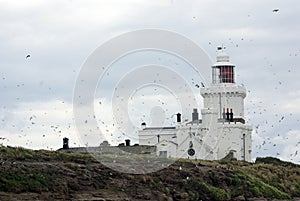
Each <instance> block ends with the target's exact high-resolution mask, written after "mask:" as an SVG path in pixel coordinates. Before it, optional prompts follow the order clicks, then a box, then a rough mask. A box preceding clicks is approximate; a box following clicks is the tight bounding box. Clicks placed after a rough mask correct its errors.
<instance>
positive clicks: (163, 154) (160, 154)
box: [159, 151, 168, 157]
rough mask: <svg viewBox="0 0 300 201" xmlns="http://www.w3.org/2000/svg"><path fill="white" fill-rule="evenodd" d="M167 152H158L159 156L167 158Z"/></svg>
mask: <svg viewBox="0 0 300 201" xmlns="http://www.w3.org/2000/svg"><path fill="white" fill-rule="evenodd" d="M167 154H168V152H167V151H159V156H162V157H167Z"/></svg>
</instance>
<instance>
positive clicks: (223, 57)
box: [217, 52, 229, 62]
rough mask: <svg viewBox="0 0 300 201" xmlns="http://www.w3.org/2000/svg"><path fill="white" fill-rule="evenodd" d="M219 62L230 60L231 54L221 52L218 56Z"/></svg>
mask: <svg viewBox="0 0 300 201" xmlns="http://www.w3.org/2000/svg"><path fill="white" fill-rule="evenodd" d="M217 62H229V56H228V55H227V54H226V53H225V52H220V53H219V54H218V56H217Z"/></svg>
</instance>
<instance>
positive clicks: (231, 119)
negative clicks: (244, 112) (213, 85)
mask: <svg viewBox="0 0 300 201" xmlns="http://www.w3.org/2000/svg"><path fill="white" fill-rule="evenodd" d="M229 121H231V122H233V112H232V109H230V113H229Z"/></svg>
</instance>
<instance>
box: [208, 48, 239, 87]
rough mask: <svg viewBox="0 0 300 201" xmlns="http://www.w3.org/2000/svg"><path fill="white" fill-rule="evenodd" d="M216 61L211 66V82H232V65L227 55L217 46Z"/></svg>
mask: <svg viewBox="0 0 300 201" xmlns="http://www.w3.org/2000/svg"><path fill="white" fill-rule="evenodd" d="M218 51H219V54H218V56H217V63H215V64H214V65H213V66H212V83H213V84H219V83H234V65H233V64H231V63H230V62H229V56H228V55H227V54H226V53H225V52H224V51H223V49H222V48H218Z"/></svg>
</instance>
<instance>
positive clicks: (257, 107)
mask: <svg viewBox="0 0 300 201" xmlns="http://www.w3.org/2000/svg"><path fill="white" fill-rule="evenodd" d="M272 12H273V13H278V12H279V9H278V8H276V9H273V10H272ZM193 18H194V19H196V17H193ZM244 40H245V39H244V38H241V41H244ZM229 41H230V43H231V44H234V42H233V39H231V38H229ZM250 41H251V40H250ZM209 45H212V43H211V42H209ZM235 46H236V47H239V44H237V43H236V44H235ZM30 58H31V54H27V55H26V56H25V59H26V60H28V59H30ZM268 65H269V66H272V64H271V63H268ZM73 72H74V71H73ZM288 72H289V73H292V71H291V69H288ZM276 75H277V74H276V73H274V74H273V76H274V77H275V76H276ZM108 76H109V74H108ZM2 81H6V78H5V77H3V78H2ZM191 83H192V85H193V86H195V87H196V88H201V87H205V85H204V83H202V82H200V83H197V82H196V81H195V80H192V81H191ZM284 84H285V83H284V82H283V81H277V86H275V88H274V89H275V90H277V89H278V88H279V87H281V86H282V85H284ZM22 86H24V84H23V85H22ZM17 87H20V85H19V84H18V85H17ZM49 89H50V88H49ZM248 93H251V91H250V90H248ZM17 100H19V98H17ZM158 102H160V104H162V105H164V106H166V105H167V103H165V101H162V100H158ZM63 103H64V102H63V101H62V104H63ZM249 103H250V105H249V106H248V111H246V116H250V117H251V118H253V119H260V122H258V123H257V122H256V123H257V124H255V125H253V128H254V132H255V133H256V134H257V135H258V136H261V138H263V141H262V142H261V144H256V145H255V148H256V150H257V152H256V154H258V155H259V154H260V153H261V151H268V149H275V147H276V146H277V144H276V143H274V142H273V139H272V138H274V137H276V136H277V137H280V135H281V134H280V133H278V134H276V135H274V133H273V135H272V137H271V136H270V132H276V129H278V127H279V126H281V124H283V123H285V120H286V119H288V121H291V120H292V118H291V117H292V116H293V114H292V113H290V114H274V116H273V117H272V118H271V119H272V121H271V120H269V119H268V120H263V119H264V117H268V118H269V116H264V115H265V114H270V111H268V110H270V109H272V108H270V107H268V108H267V107H266V105H267V103H264V102H263V101H254V100H250V101H249ZM99 105H103V104H102V102H101V101H99ZM274 107H277V105H275V104H274ZM2 109H3V110H5V109H6V107H5V106H4V107H3V108H2ZM273 109H274V108H273ZM44 115H45V116H47V113H44ZM287 116H288V117H287ZM38 118H39V116H38V115H35V114H33V115H31V116H29V117H28V120H29V121H28V123H29V124H30V125H27V126H25V128H21V129H20V130H19V132H20V133H24V132H25V130H26V132H27V133H26V134H19V137H20V138H21V137H27V138H28V140H27V142H26V146H29V147H30V146H31V145H32V141H31V140H30V136H29V135H30V134H29V133H30V130H31V129H34V128H33V127H34V126H38V125H37V122H38V121H37V119H38ZM94 118H96V117H95V116H94ZM145 118H146V116H145V115H143V117H142V118H141V120H144V119H145ZM5 121H6V119H5V116H4V117H3V119H1V124H0V125H1V127H4V126H11V127H14V128H16V127H17V126H16V124H11V122H5ZM72 121H73V120H70V122H69V123H67V124H66V125H64V126H60V125H47V122H44V123H42V124H41V125H40V126H41V127H43V128H44V129H45V133H43V134H41V137H42V138H47V135H49V134H46V132H47V133H55V134H56V135H57V136H58V137H61V138H62V137H64V135H65V134H66V133H70V132H68V130H70V129H74V128H72V126H71V125H73V123H72ZM248 121H249V123H251V122H255V121H253V120H252V119H249V120H248ZM294 121H295V120H294ZM84 123H85V124H87V123H88V120H85V122H84ZM295 123H296V124H297V125H299V119H298V120H296V122H295ZM9 124H11V125H9ZM100 124H101V126H102V127H103V128H104V130H105V132H106V133H110V135H111V136H113V135H114V133H113V132H110V129H111V127H116V129H120V126H117V125H115V124H113V125H108V124H107V123H105V121H104V120H101V121H100ZM49 129H50V130H49ZM97 129H100V128H99V127H98V128H97ZM65 132H66V133H65ZM124 135H125V133H122V136H121V135H119V136H116V138H117V141H121V140H123V137H124ZM10 139H12V138H11V137H10V136H5V137H4V136H0V144H1V141H2V142H3V141H7V142H9V141H10ZM44 144H45V145H46V146H47V143H44ZM74 145H76V142H74ZM295 146H296V147H299V150H300V138H299V141H296V142H295ZM47 148H48V149H52V147H49V146H47ZM270 151H272V150H270ZM269 153H271V152H269ZM280 154H281V153H280V150H278V152H277V153H276V156H280ZM298 154H299V153H298V150H296V151H295V152H294V153H291V154H290V160H293V159H294V158H295V157H297V156H298ZM295 162H300V161H295Z"/></svg>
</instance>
